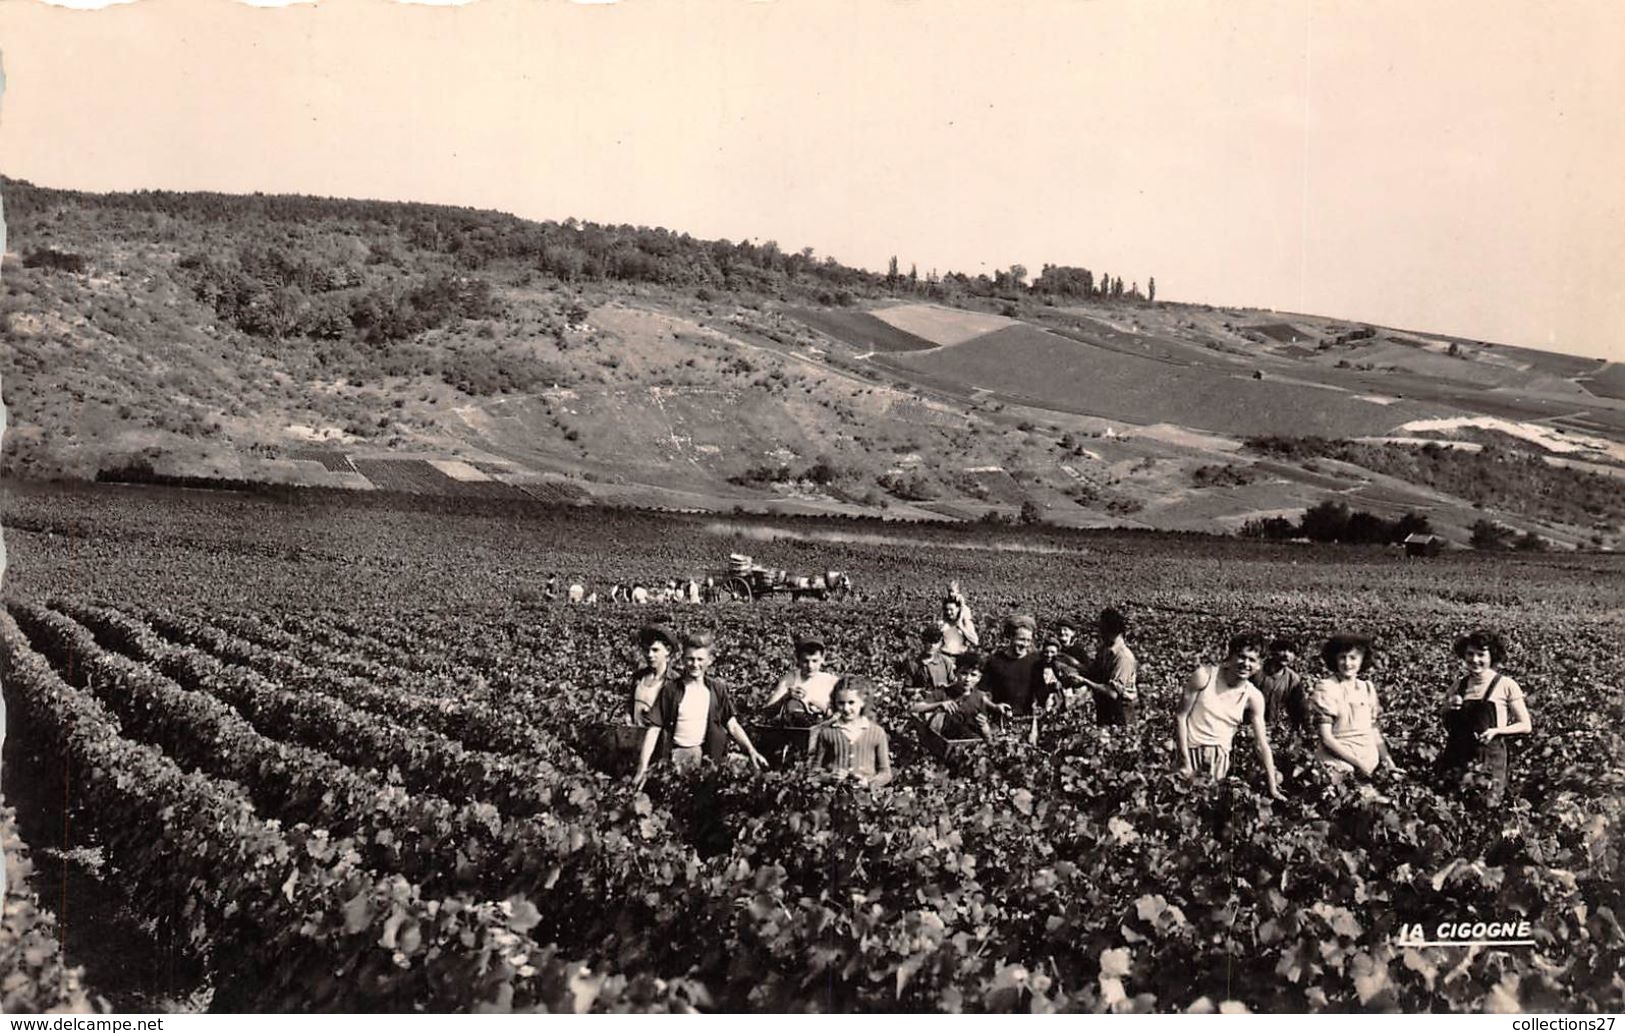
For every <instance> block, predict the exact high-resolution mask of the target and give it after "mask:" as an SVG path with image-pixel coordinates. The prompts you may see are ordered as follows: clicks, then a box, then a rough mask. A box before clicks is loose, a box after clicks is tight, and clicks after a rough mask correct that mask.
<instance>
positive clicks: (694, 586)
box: [542, 574, 717, 606]
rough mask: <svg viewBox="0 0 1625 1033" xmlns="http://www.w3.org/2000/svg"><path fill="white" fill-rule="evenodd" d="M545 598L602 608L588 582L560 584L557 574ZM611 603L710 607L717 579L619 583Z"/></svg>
mask: <svg viewBox="0 0 1625 1033" xmlns="http://www.w3.org/2000/svg"><path fill="white" fill-rule="evenodd" d="M542 598H543V599H545V600H546V601H547V602H550V603H552V602H561V601H562V602H566V603H571V604H574V605H580V606H596V605H598V590H597V589H596V588H592V587H590V586H589V585H588V584H587V583H586V582H585V581H582V580H579V579H572V580H570V581H569V582H568V583H565V582H562V581H560V580H559V576H558V575H557V574H550V575H548V578H547V581H546V582H545V583H544V584H543V586H542ZM609 601H610V602H612V603H632V604H634V605H637V606H643V605H646V604H649V603H694V604H698V603H710V602H716V601H717V588H716V583H715V580H714V579H713V578H709V577H708V578H706V579H705V580H704V581H699V580H697V579H695V578H687V579H685V580H681V581H679V580H678V579H676V578H668V579H667V580H666V581H665V582H657V583H654V584H650V585H645V584H644V583H643V582H641V581H630V582H623V581H617V582H615V583H614V584H613V585H610V586H609Z"/></svg>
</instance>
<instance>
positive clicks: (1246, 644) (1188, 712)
mask: <svg viewBox="0 0 1625 1033" xmlns="http://www.w3.org/2000/svg"><path fill="white" fill-rule="evenodd" d="M1263 660H1264V636H1262V635H1259V634H1257V633H1256V632H1249V633H1244V634H1240V635H1235V636H1233V637H1232V638H1231V639H1230V642H1229V644H1228V646H1227V647H1226V649H1225V658H1224V661H1223V662H1222V663H1219V664H1203V665H1202V666H1201V667H1198V668H1197V669H1196V673H1195V674H1193V675H1191V677H1190V680H1189V681H1187V682H1186V683H1185V696H1184V699H1183V700H1182V701H1181V703H1180V705H1179V713H1178V714H1177V715H1176V716H1175V718H1174V738H1175V739H1176V740H1177V742H1178V746H1179V770H1180V771H1181V772H1182V773H1184V774H1186V775H1194V774H1196V773H1197V772H1202V773H1205V774H1207V775H1211V776H1212V777H1214V778H1224V777H1225V776H1227V775H1229V774H1230V746H1231V744H1232V743H1233V742H1234V740H1235V736H1236V729H1237V728H1240V727H1241V724H1242V722H1243V721H1246V722H1248V723H1250V724H1251V725H1252V729H1253V741H1254V745H1255V746H1256V748H1257V750H1258V759H1259V761H1260V762H1261V763H1262V764H1263V765H1264V783H1265V786H1266V788H1267V789H1268V790H1269V794H1270V795H1271V796H1273V797H1274V798H1275V799H1277V800H1284V799H1286V797H1285V796H1283V795H1282V794H1281V776H1280V775H1279V774H1277V773H1276V771H1275V756H1274V754H1272V753H1271V752H1270V738H1269V731H1268V729H1267V728H1266V727H1265V725H1264V695H1263V693H1261V692H1259V691H1258V688H1257V687H1256V686H1254V685H1253V683H1252V682H1251V681H1250V680H1249V679H1250V678H1251V677H1252V675H1253V673H1254V672H1255V671H1257V670H1258V668H1259V666H1260V665H1261V664H1262V663H1263Z"/></svg>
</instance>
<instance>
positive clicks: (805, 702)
mask: <svg viewBox="0 0 1625 1033" xmlns="http://www.w3.org/2000/svg"><path fill="white" fill-rule="evenodd" d="M1002 630H1003V636H1002V642H1001V644H1000V645H999V647H998V648H997V649H994V650H991V651H988V652H982V651H981V638H980V635H979V633H978V631H977V629H976V624H975V621H974V619H973V617H972V615H971V610H970V605H969V603H968V601H967V600H966V599H965V596H964V594H963V593H962V592H961V591H960V589H959V586H958V585H957V584H956V583H955V584H950V586H949V591H948V594H947V595H946V596H945V597H944V598H943V600H942V610H941V614H940V619H938V620H937V621H935V622H934V623H932V624H930V625H928V626H927V627H925V628H923V629H922V630H921V631H920V633H919V640H920V647H919V650H918V651H917V652H916V653H915V654H914V655H912V656H910V657H908V658H907V659H906V660H904V661H903V662H902V663H901V664H900V665H899V667H900V674H901V675H902V680H903V683H904V685H905V687H906V688H907V689H909V690H910V691H911V692H912V693H913V698H912V699H911V700H910V702H909V704H908V710H909V712H910V713H911V714H913V715H914V716H915V717H917V718H918V719H919V720H920V721H922V722H923V723H924V724H925V725H926V726H927V727H928V728H929V729H930V730H931V731H932V732H934V733H935V734H937V735H939V736H941V737H943V738H944V739H950V740H951V739H972V738H981V739H991V738H992V737H993V735H994V726H995V725H996V724H999V725H1006V726H1010V725H1013V726H1015V727H1017V728H1018V729H1020V730H1021V731H1022V732H1024V734H1025V735H1026V736H1027V737H1028V738H1029V740H1030V741H1032V742H1035V743H1036V741H1037V735H1038V726H1039V721H1040V719H1041V716H1042V715H1043V714H1045V713H1046V712H1049V711H1056V710H1062V709H1066V708H1069V707H1074V706H1081V705H1083V704H1084V702H1085V701H1086V700H1087V701H1091V702H1092V704H1093V712H1094V717H1095V720H1096V722H1097V723H1098V724H1100V725H1102V726H1105V727H1124V726H1129V725H1133V724H1135V723H1136V722H1137V721H1138V720H1139V691H1138V684H1137V682H1138V670H1139V667H1138V663H1137V661H1136V659H1135V656H1134V653H1133V651H1132V650H1131V649H1130V648H1129V646H1128V642H1127V636H1128V634H1129V624H1128V621H1127V619H1126V618H1125V616H1124V614H1123V613H1122V612H1121V611H1120V610H1119V609H1117V608H1115V607H1108V608H1106V609H1105V610H1103V611H1102V612H1101V613H1100V615H1099V617H1098V619H1097V620H1096V621H1095V622H1094V632H1095V634H1094V639H1093V642H1092V643H1087V642H1085V641H1084V640H1082V639H1081V638H1080V637H1079V630H1080V629H1079V627H1078V625H1077V623H1075V622H1073V621H1071V620H1069V619H1062V620H1060V621H1057V622H1056V623H1055V625H1054V628H1053V631H1051V632H1049V633H1046V634H1045V635H1043V637H1042V638H1040V636H1039V633H1038V625H1037V622H1036V621H1035V620H1034V619H1033V618H1032V617H1030V616H1027V615H1013V616H1011V617H1009V618H1007V619H1006V620H1005V621H1004V624H1003V629H1002ZM638 641H639V646H640V648H641V649H642V651H643V655H644V659H645V661H646V662H645V665H644V666H643V668H642V669H641V670H640V671H639V672H638V674H637V676H636V678H635V680H634V684H633V687H632V692H631V695H630V699H629V704H628V709H627V719H628V720H630V721H631V722H632V723H634V724H638V725H645V726H647V727H648V732H647V733H646V734H645V736H644V738H643V741H642V744H641V749H640V752H639V757H638V763H637V769H636V775H635V776H634V777H635V780H636V781H637V782H638V783H639V784H642V782H643V780H644V779H645V778H646V777H647V774H648V770H649V765H650V763H651V761H652V760H653V758H654V754H655V751H656V748H657V746H658V744H659V738H660V736H661V734H662V733H665V734H667V735H668V736H669V737H670V742H671V747H672V759H673V761H674V763H676V764H677V765H678V766H679V767H689V766H692V765H695V764H697V763H698V762H699V761H700V759H701V758H702V757H703V756H710V757H712V758H713V759H717V760H720V759H721V758H722V757H723V756H724V755H726V753H727V750H728V742H729V740H730V739H731V740H732V741H734V742H736V743H738V744H739V746H740V747H741V748H742V749H743V750H744V751H745V753H746V755H747V756H748V757H749V758H750V759H751V761H752V762H753V763H755V764H757V765H758V766H762V765H765V764H766V759H765V758H764V757H763V756H762V755H761V753H760V752H758V751H757V749H756V747H755V746H754V745H753V744H752V743H751V740H750V736H749V734H748V733H747V732H746V731H745V729H744V727H743V726H742V725H741V724H740V723H739V716H738V712H737V710H736V708H735V703H734V699H733V696H732V695H731V693H730V692H729V691H728V689H727V688H726V687H724V686H722V685H720V684H718V683H716V682H715V680H714V679H711V678H708V677H707V675H706V671H707V670H708V669H709V667H710V665H711V661H712V658H713V652H714V643H713V642H712V641H711V638H710V637H709V636H708V635H696V636H689V637H687V638H684V639H679V638H678V637H677V636H676V635H675V634H673V633H672V632H671V631H669V630H667V629H665V628H663V627H660V626H656V625H651V626H649V627H645V628H644V629H643V630H642V631H641V632H640V633H639V639H638ZM1453 648H1454V652H1455V654H1456V656H1457V657H1458V658H1459V660H1460V661H1461V663H1462V665H1463V668H1464V670H1463V674H1462V675H1461V677H1460V678H1459V679H1457V680H1456V681H1455V682H1453V683H1452V684H1451V686H1450V687H1449V691H1448V692H1447V693H1446V694H1445V697H1444V699H1443V705H1442V720H1443V726H1444V732H1445V740H1446V742H1445V748H1444V750H1443V752H1442V754H1441V757H1440V764H1441V765H1442V766H1443V767H1444V768H1445V769H1447V770H1449V771H1453V772H1464V771H1467V770H1471V769H1477V770H1480V771H1481V772H1482V773H1484V774H1485V775H1487V776H1488V781H1489V784H1490V794H1489V799H1490V801H1491V802H1492V803H1494V802H1498V801H1499V799H1500V797H1501V795H1502V794H1503V793H1504V792H1505V789H1506V785H1507V749H1506V746H1507V740H1508V739H1509V738H1510V737H1512V736H1517V735H1523V734H1527V733H1528V732H1529V731H1530V730H1531V728H1532V723H1531V719H1530V714H1529V708H1528V703H1527V701H1526V700H1525V698H1524V694H1523V690H1522V688H1521V687H1520V686H1519V685H1518V683H1517V682H1516V681H1514V680H1513V679H1512V678H1510V677H1508V676H1506V675H1504V674H1502V673H1501V672H1500V670H1499V668H1500V666H1501V664H1502V662H1503V660H1504V658H1505V655H1506V648H1505V645H1504V643H1503V641H1502V639H1501V637H1500V636H1499V635H1498V634H1496V633H1495V632H1493V631H1489V630H1476V631H1473V632H1470V633H1469V634H1466V635H1463V636H1461V637H1460V638H1459V639H1457V640H1456V642H1455V644H1454V647H1453ZM825 652H826V649H825V644H824V643H823V641H821V640H820V639H818V638H817V637H815V636H803V637H801V638H798V639H797V640H796V641H795V666H794V667H793V669H791V670H790V671H788V672H787V673H786V674H785V675H784V676H783V677H781V678H780V679H779V680H778V682H777V684H776V685H775V686H774V687H773V689H772V691H771V692H770V693H769V694H768V696H767V698H766V699H765V701H764V702H763V704H762V706H761V708H760V710H759V712H758V713H757V715H756V716H757V720H758V721H760V722H762V723H767V724H773V725H779V726H789V727H795V728H806V729H808V763H809V764H810V765H811V766H812V767H813V768H815V769H818V770H821V771H826V772H830V773H832V774H833V775H834V776H835V777H842V778H855V779H858V780H860V781H863V782H866V783H868V784H870V785H876V786H880V785H885V784H886V783H888V782H890V781H891V779H892V774H893V773H892V766H891V754H890V749H889V744H888V740H887V738H886V733H885V731H884V730H883V729H881V728H880V726H879V725H878V723H876V722H875V721H874V720H873V719H872V717H871V716H870V715H869V710H868V701H869V695H870V685H869V683H868V681H867V679H865V678H863V677H861V676H855V675H846V676H839V675H836V674H834V673H833V672H830V671H828V670H826V669H825V666H824V661H825ZM679 653H680V654H681V657H680V660H676V661H675V671H674V670H673V667H674V657H676V656H677V654H679ZM1320 660H1321V663H1322V665H1323V666H1324V667H1325V670H1326V673H1325V675H1324V676H1323V677H1321V678H1319V679H1318V680H1315V681H1313V682H1312V683H1311V681H1310V679H1308V678H1306V677H1305V676H1304V675H1303V674H1301V673H1300V672H1299V671H1298V670H1297V667H1296V665H1297V662H1298V649H1297V646H1296V644H1295V643H1294V642H1292V641H1291V640H1289V639H1286V638H1277V639H1275V640H1274V641H1271V642H1269V643H1268V644H1267V645H1266V641H1265V639H1264V637H1263V636H1262V635H1260V634H1257V633H1255V632H1245V633H1241V634H1237V635H1234V636H1232V637H1231V639H1230V640H1229V642H1228V643H1227V644H1226V649H1225V655H1224V658H1223V659H1222V660H1221V661H1219V662H1218V663H1216V664H1203V665H1200V666H1198V667H1197V669H1196V670H1195V671H1194V672H1193V673H1192V674H1191V675H1190V677H1189V678H1188V679H1187V680H1186V681H1185V684H1184V686H1183V692H1182V693H1181V697H1180V701H1179V704H1178V707H1177V709H1176V711H1175V714H1174V737H1175V742H1176V744H1177V751H1176V758H1177V760H1176V762H1177V765H1178V768H1179V770H1180V771H1182V772H1184V773H1186V774H1189V775H1193V776H1195V775H1205V776H1209V777H1212V778H1217V779H1222V778H1225V777H1226V776H1227V775H1228V774H1229V771H1230V757H1231V748H1232V745H1233V743H1234V740H1235V735H1236V732H1237V730H1238V729H1240V728H1241V727H1242V726H1243V725H1247V726H1248V727H1249V728H1250V729H1251V731H1252V734H1253V742H1254V748H1255V749H1256V750H1257V753H1258V758H1259V761H1260V765H1261V767H1262V768H1263V772H1264V780H1265V788H1266V790H1267V791H1268V792H1269V794H1270V795H1271V796H1274V797H1276V798H1281V797H1282V793H1281V780H1280V775H1279V773H1278V772H1277V770H1276V767H1275V759H1274V755H1273V753H1272V751H1271V748H1270V738H1271V734H1272V731H1273V733H1274V734H1275V735H1276V736H1277V737H1279V736H1281V735H1283V734H1286V735H1301V736H1303V737H1305V739H1306V741H1307V742H1309V743H1310V744H1312V745H1313V747H1314V749H1315V753H1316V756H1317V758H1318V759H1319V760H1320V761H1321V762H1322V763H1324V764H1325V765H1326V767H1327V768H1328V769H1330V770H1331V771H1333V772H1334V773H1336V774H1338V775H1340V776H1345V775H1346V776H1355V777H1359V778H1366V779H1370V778H1374V777H1377V776H1378V775H1379V774H1391V775H1393V776H1400V775H1402V774H1403V772H1402V771H1400V769H1399V768H1398V766H1397V765H1396V764H1395V763H1394V760H1393V758H1392V756H1391V755H1390V753H1389V751H1388V746H1387V742H1386V740H1385V739H1384V738H1383V735H1382V732H1381V728H1380V720H1379V719H1380V717H1381V715H1382V706H1381V702H1380V700H1379V699H1378V695H1377V691H1376V688H1375V687H1374V686H1373V684H1372V682H1371V681H1370V680H1369V678H1367V677H1366V675H1367V672H1368V670H1369V668H1370V666H1371V662H1372V643H1371V640H1370V639H1369V638H1367V637H1364V636H1359V635H1334V636H1332V637H1331V638H1329V639H1328V640H1327V641H1326V642H1325V643H1324V644H1323V646H1322V647H1321V650H1320Z"/></svg>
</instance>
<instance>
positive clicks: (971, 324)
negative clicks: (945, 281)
mask: <svg viewBox="0 0 1625 1033" xmlns="http://www.w3.org/2000/svg"><path fill="white" fill-rule="evenodd" d="M870 315H872V316H874V317H875V318H876V319H878V320H880V321H881V322H883V323H887V324H889V325H891V326H895V327H897V328H898V329H899V330H902V331H904V332H905V333H910V334H913V335H914V336H916V337H923V338H925V339H926V340H927V341H930V342H931V343H932V344H963V343H964V342H966V341H968V340H970V339H971V338H973V337H980V336H981V335H982V334H987V333H992V332H993V331H995V330H1003V329H1004V328H1005V327H1007V326H1014V325H1016V321H1015V320H1014V319H1007V318H1006V317H1004V316H995V315H992V314H990V313H987V312H973V311H968V310H966V309H961V308H948V307H947V306H945V305H892V306H890V307H888V308H878V309H875V310H874V311H873V312H871V313H870Z"/></svg>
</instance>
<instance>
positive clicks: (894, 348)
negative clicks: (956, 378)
mask: <svg viewBox="0 0 1625 1033" xmlns="http://www.w3.org/2000/svg"><path fill="white" fill-rule="evenodd" d="M785 314H786V315H788V316H789V317H790V318H792V319H795V320H797V321H799V322H802V323H805V324H807V325H808V326H810V327H812V328H813V329H815V330H820V331H822V332H824V333H826V334H829V335H830V336H831V337H833V338H835V339H836V340H838V341H844V342H845V343H847V344H849V345H851V346H852V347H854V348H859V349H862V350H866V351H877V352H908V351H924V350H926V349H928V348H935V347H936V344H935V343H933V342H931V341H928V340H926V339H925V338H923V337H919V336H916V335H915V334H911V333H909V332H908V331H907V330H902V329H899V328H898V327H895V326H893V325H891V324H890V323H888V322H886V321H884V320H882V319H880V318H879V317H878V316H876V315H874V314H873V313H869V312H847V311H843V310H841V309H829V310H825V309H810V308H792V309H787V310H785Z"/></svg>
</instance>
